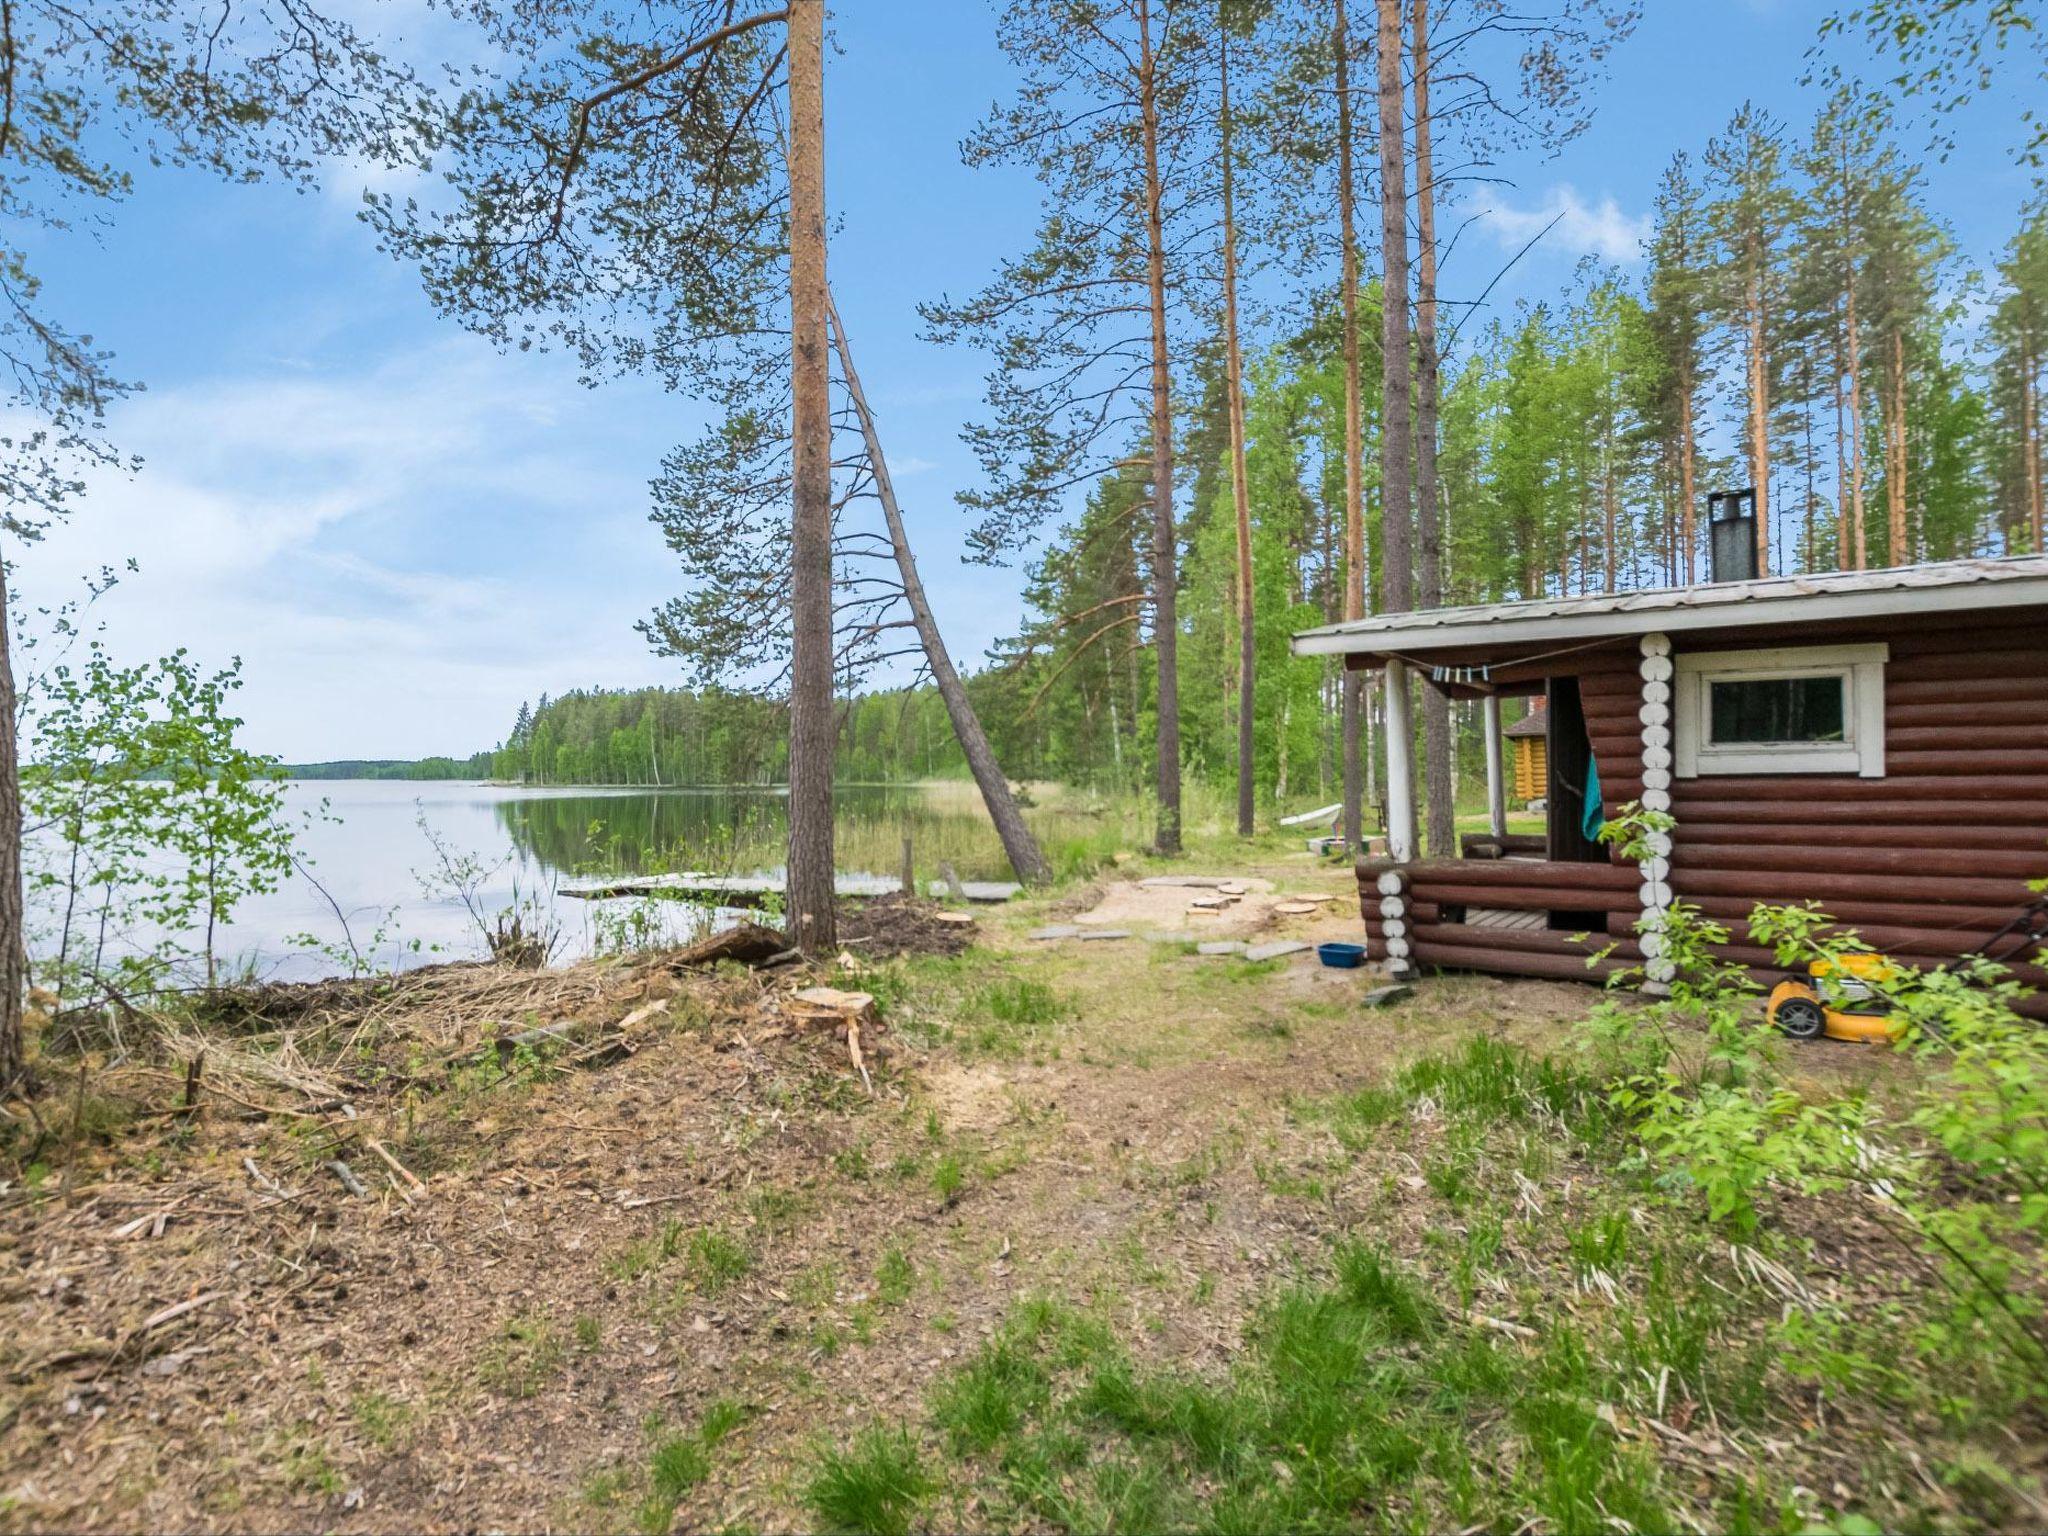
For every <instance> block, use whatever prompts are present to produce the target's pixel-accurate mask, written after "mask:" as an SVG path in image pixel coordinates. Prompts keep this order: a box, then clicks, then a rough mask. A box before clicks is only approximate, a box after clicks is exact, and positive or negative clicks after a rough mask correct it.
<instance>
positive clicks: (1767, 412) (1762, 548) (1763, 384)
mask: <svg viewBox="0 0 2048 1536" xmlns="http://www.w3.org/2000/svg"><path fill="white" fill-rule="evenodd" d="M1763 283H1764V275H1763V252H1762V250H1761V249H1760V248H1759V245H1758V242H1757V240H1756V239H1755V238H1754V237H1752V238H1751V240H1750V244H1749V467H1750V473H1751V476H1752V479H1753V481H1754V484H1755V487H1756V573H1757V575H1759V576H1768V575H1770V574H1771V400H1770V375H1769V372H1768V368H1769V361H1768V359H1767V358H1766V357H1765V356H1764V291H1763Z"/></svg>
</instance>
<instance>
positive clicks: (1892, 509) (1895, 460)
mask: <svg viewBox="0 0 2048 1536" xmlns="http://www.w3.org/2000/svg"><path fill="white" fill-rule="evenodd" d="M1890 362H1891V366H1890V369H1889V370H1888V371H1889V374H1890V380H1891V400H1890V409H1889V410H1888V411H1887V412H1886V413H1885V414H1886V417H1887V419H1886V421H1885V429H1884V435H1885V468H1884V502H1885V536H1886V538H1887V539H1888V540H1889V543H1890V549H1889V551H1888V554H1889V557H1890V561H1891V563H1892V564H1893V565H1910V564H1912V562H1913V552H1912V550H1911V549H1909V548H1908V547H1907V540H1906V338H1905V335H1904V333H1903V332H1900V331H1894V332H1892V346H1891V359H1890Z"/></svg>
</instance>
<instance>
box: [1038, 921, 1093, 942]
mask: <svg viewBox="0 0 2048 1536" xmlns="http://www.w3.org/2000/svg"><path fill="white" fill-rule="evenodd" d="M1080 931H1081V930H1080V929H1079V928H1076V927H1075V926H1074V925H1073V924H1072V923H1054V924H1053V925H1052V926H1051V927H1050V928H1040V929H1038V930H1036V931H1035V932H1033V933H1029V934H1027V935H1025V937H1027V938H1032V939H1037V940H1040V941H1041V942H1043V941H1045V940H1048V939H1071V938H1073V937H1074V936H1075V935H1077V934H1078V933H1080Z"/></svg>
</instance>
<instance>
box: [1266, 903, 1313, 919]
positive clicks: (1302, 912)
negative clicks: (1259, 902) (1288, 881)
mask: <svg viewBox="0 0 2048 1536" xmlns="http://www.w3.org/2000/svg"><path fill="white" fill-rule="evenodd" d="M1273 910H1274V911H1275V912H1278V913H1281V914H1282V915H1284V916H1287V917H1306V916H1308V914H1309V913H1311V912H1314V911H1317V910H1318V908H1317V906H1316V904H1315V903H1314V902H1312V901H1276V902H1274V903H1273Z"/></svg>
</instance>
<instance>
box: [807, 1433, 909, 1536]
mask: <svg viewBox="0 0 2048 1536" xmlns="http://www.w3.org/2000/svg"><path fill="white" fill-rule="evenodd" d="M932 1486H933V1484H932V1480H931V1478H930V1476H929V1475H928V1474H927V1473H926V1471H925V1469H924V1464H923V1460H922V1458H920V1457H919V1455H918V1451H917V1443H916V1442H915V1441H914V1440H912V1439H911V1438H910V1436H909V1435H907V1434H904V1433H902V1432H900V1431H894V1432H892V1431H890V1430H888V1429H885V1428H883V1427H882V1426H880V1425H875V1426H871V1427H870V1428H868V1429H865V1430H863V1431H861V1433H860V1434H859V1435H858V1436H856V1437H855V1439H854V1441H853V1443H852V1445H850V1446H848V1447H847V1448H846V1449H844V1450H839V1449H836V1448H832V1447H825V1448H823V1449H822V1450H821V1451H820V1453H819V1457H818V1470H817V1471H816V1472H814V1473H813V1474H812V1475H811V1478H810V1480H809V1482H807V1483H806V1484H805V1485H804V1490H803V1497H804V1506H805V1507H806V1508H807V1509H809V1510H810V1512H811V1514H812V1515H813V1517H815V1519H816V1521H817V1529H819V1530H820V1531H828V1532H834V1533H838V1532H849V1533H856V1536H905V1533H906V1532H908V1531H909V1529H910V1525H911V1521H912V1519H913V1517H914V1516H915V1515H916V1513H917V1511H918V1509H919V1507H920V1506H921V1505H922V1504H923V1502H924V1500H925V1498H926V1497H927V1496H928V1495H929V1494H930V1493H931V1491H932Z"/></svg>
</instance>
